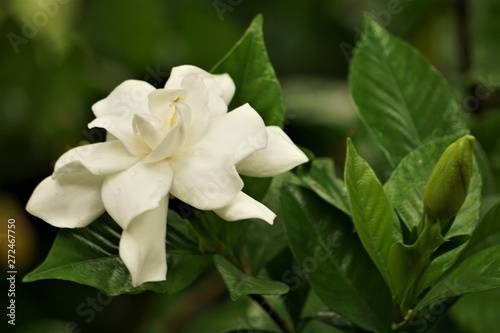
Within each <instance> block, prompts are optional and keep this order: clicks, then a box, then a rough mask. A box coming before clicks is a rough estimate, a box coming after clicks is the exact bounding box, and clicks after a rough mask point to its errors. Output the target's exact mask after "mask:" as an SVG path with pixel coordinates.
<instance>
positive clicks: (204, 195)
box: [170, 104, 267, 210]
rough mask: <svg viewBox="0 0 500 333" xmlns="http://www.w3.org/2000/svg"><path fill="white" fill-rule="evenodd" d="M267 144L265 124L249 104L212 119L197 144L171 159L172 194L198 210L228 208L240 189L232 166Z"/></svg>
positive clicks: (238, 179) (236, 174)
mask: <svg viewBox="0 0 500 333" xmlns="http://www.w3.org/2000/svg"><path fill="white" fill-rule="evenodd" d="M262 134H264V136H263V135H262ZM266 143H267V133H266V129H265V125H264V122H263V121H262V118H261V117H260V116H259V114H258V113H257V112H256V111H255V110H254V109H252V108H251V107H250V106H249V105H248V104H246V105H243V106H241V107H239V108H237V109H235V110H234V111H232V112H229V113H227V114H225V115H222V116H219V117H216V118H211V119H210V122H209V125H208V127H207V131H206V132H205V135H204V136H203V137H202V138H201V139H200V141H198V142H197V143H196V144H194V145H193V146H191V147H189V148H186V150H185V151H184V152H178V153H177V154H176V155H175V156H173V157H172V158H170V163H171V164H170V165H171V166H172V169H173V170H174V180H173V182H172V188H171V193H172V194H173V195H174V196H176V197H177V198H179V199H180V200H183V201H184V202H186V203H188V204H190V205H191V206H193V207H196V208H198V209H204V210H212V209H217V208H221V207H224V206H226V205H228V204H229V203H230V202H231V201H232V200H233V199H234V197H235V196H236V195H237V194H238V193H239V192H240V191H241V189H242V188H243V181H242V180H241V178H240V176H239V175H238V173H237V172H236V168H235V166H234V165H235V163H236V162H238V161H240V160H241V159H243V158H245V157H246V156H248V155H249V154H250V153H252V152H254V151H255V150H258V149H262V148H263V147H265V145H266Z"/></svg>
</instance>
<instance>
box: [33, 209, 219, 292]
mask: <svg viewBox="0 0 500 333" xmlns="http://www.w3.org/2000/svg"><path fill="white" fill-rule="evenodd" d="M169 214H172V215H175V213H174V212H172V211H169ZM120 234H121V228H120V227H119V226H118V225H117V224H116V223H115V222H114V221H113V220H112V219H111V217H109V215H107V214H104V215H103V216H101V217H100V218H99V219H97V220H96V221H94V222H93V223H92V224H90V225H89V226H88V227H86V228H82V229H62V230H60V231H59V233H58V235H57V237H56V240H55V242H54V244H53V246H52V249H51V250H50V252H49V254H48V256H47V258H46V259H45V261H44V262H43V263H42V264H41V265H40V266H38V267H37V268H36V269H35V270H34V271H32V272H31V273H29V274H28V275H26V276H25V277H24V279H23V281H24V282H31V281H36V280H42V279H61V280H68V281H73V282H77V283H81V284H85V285H89V286H92V287H95V288H97V289H100V290H103V291H104V292H106V293H107V294H109V295H120V294H125V293H140V292H143V291H145V290H152V291H154V292H158V293H173V292H176V291H179V290H182V289H183V288H185V287H187V286H188V285H189V284H191V283H192V282H193V281H194V280H195V279H196V278H197V277H198V276H199V274H200V273H201V272H202V271H203V270H204V269H205V267H206V266H207V265H208V263H209V261H210V260H209V258H208V257H206V256H196V255H183V254H170V255H168V254H167V262H168V270H169V272H168V280H167V281H162V282H148V283H145V284H142V285H140V286H137V287H133V286H132V280H131V277H130V274H129V272H128V270H127V268H126V267H125V265H124V264H123V262H122V260H121V259H120V256H119V253H118V245H119V242H120Z"/></svg>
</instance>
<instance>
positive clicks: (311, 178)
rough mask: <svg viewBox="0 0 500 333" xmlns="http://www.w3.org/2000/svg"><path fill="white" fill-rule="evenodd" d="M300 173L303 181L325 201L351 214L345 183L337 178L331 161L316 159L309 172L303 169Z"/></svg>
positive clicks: (312, 162)
mask: <svg viewBox="0 0 500 333" xmlns="http://www.w3.org/2000/svg"><path fill="white" fill-rule="evenodd" d="M299 172H300V173H299V176H300V178H301V180H302V181H303V182H304V183H305V184H306V185H307V187H309V188H310V189H311V190H313V191H314V192H316V194H317V195H319V196H320V197H321V198H322V199H323V200H325V201H326V202H328V203H330V204H332V205H333V206H335V207H337V208H338V209H340V210H341V211H343V212H344V213H346V214H347V215H350V214H351V212H350V209H349V200H348V198H347V192H346V190H345V186H344V183H343V182H342V180H340V179H339V178H337V177H336V176H335V173H334V168H333V161H332V160H331V159H328V158H316V159H314V160H312V161H311V166H310V168H309V170H305V168H302V169H299Z"/></svg>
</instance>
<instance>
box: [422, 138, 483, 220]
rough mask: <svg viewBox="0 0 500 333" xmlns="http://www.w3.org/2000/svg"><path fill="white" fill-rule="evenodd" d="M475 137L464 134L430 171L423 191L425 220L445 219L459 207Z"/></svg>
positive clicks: (467, 180)
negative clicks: (426, 218) (428, 218)
mask: <svg viewBox="0 0 500 333" xmlns="http://www.w3.org/2000/svg"><path fill="white" fill-rule="evenodd" d="M473 153H474V137H473V136H472V135H465V136H463V137H462V138H460V139H458V140H457V141H455V142H453V143H452V144H451V145H449V146H448V148H446V150H445V151H444V153H443V155H441V157H440V158H439V161H438V162H437V164H436V166H435V167H434V170H432V173H431V176H430V177H429V181H428V182H427V186H426V187H425V192H424V210H425V214H427V216H428V217H430V218H433V219H440V220H445V219H448V218H451V217H453V216H455V215H456V214H457V213H458V211H459V210H460V208H461V207H462V205H463V203H464V201H465V197H466V196H467V191H468V190H469V183H470V179H471V176H472V164H473V157H472V156H473Z"/></svg>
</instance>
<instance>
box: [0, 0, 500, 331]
mask: <svg viewBox="0 0 500 333" xmlns="http://www.w3.org/2000/svg"><path fill="white" fill-rule="evenodd" d="M363 11H368V12H371V13H372V14H374V15H375V16H376V17H378V19H379V21H380V22H381V23H382V24H383V25H384V26H385V27H386V28H387V29H388V30H389V31H391V32H392V33H394V34H395V35H397V36H399V37H401V38H403V39H405V40H407V41H409V42H410V43H411V44H413V45H415V46H416V47H417V48H418V49H419V50H420V51H421V52H422V53H423V54H424V55H425V57H426V58H427V59H429V61H430V62H431V63H432V64H433V65H435V66H436V67H437V68H438V69H439V70H440V71H441V72H442V73H443V74H444V75H445V77H446V78H447V79H448V80H449V82H450V83H451V84H452V86H453V87H454V89H455V90H456V93H457V96H458V98H459V99H460V100H461V101H462V104H463V106H464V112H467V113H468V114H469V121H470V124H471V127H472V128H473V133H474V134H475V135H476V136H477V137H478V139H479V141H480V142H481V144H482V146H483V148H484V150H485V151H486V153H487V155H488V157H489V158H490V161H491V162H492V171H493V173H495V174H496V176H497V177H496V179H497V183H496V184H491V186H497V188H498V189H500V176H499V175H500V148H499V147H500V135H499V134H498V129H499V128H500V112H499V111H500V110H499V107H500V61H499V60H498V59H499V58H498V55H499V54H500V1H498V0H474V1H472V0H470V1H467V0H457V1H455V0H400V1H397V0H309V1H290V0H275V1H265V0H215V1H214V0H182V1H181V0H178V1H176V0H168V1H149V0H148V1H139V0H135V1H134V0H95V1H83V0H10V1H8V0H0V228H1V230H0V241H1V248H2V252H1V253H2V258H0V262H1V264H2V266H1V268H2V271H3V272H5V271H6V235H5V233H6V230H7V229H6V224H7V220H8V219H9V218H15V219H16V227H17V229H16V230H17V234H16V235H17V238H16V240H17V243H16V251H17V252H16V256H17V257H16V264H17V269H18V275H17V277H18V280H17V285H16V310H17V317H16V326H15V327H12V326H7V325H6V319H5V315H4V314H2V318H3V319H2V323H1V324H0V327H2V329H1V331H2V332H22V333H24V332H26V333H31V332H37V333H45V332H46V333H61V332H64V333H75V332H94V333H100V332H110V331H112V332H131V333H134V332H141V333H159V332H172V333H211V332H220V331H223V330H224V329H230V328H233V329H234V328H236V329H241V328H243V327H246V328H250V327H254V328H258V327H260V328H269V329H272V328H273V327H274V326H273V324H272V323H271V322H270V321H269V320H268V319H267V317H266V315H265V314H264V313H263V312H262V311H261V310H260V309H259V308H258V307H257V306H256V305H254V304H252V303H251V302H250V301H249V300H248V299H241V300H239V301H237V302H231V301H230V300H229V299H228V296H227V294H226V293H225V292H224V288H223V287H222V285H221V282H220V279H218V277H217V276H214V275H213V274H211V273H210V272H207V273H206V274H204V275H203V276H202V277H200V279H199V281H197V282H195V283H194V285H193V286H192V287H190V288H189V289H188V290H186V291H185V292H183V293H180V294H177V295H173V296H168V297H165V296H157V295H154V294H151V293H144V294H141V295H135V296H131V295H123V296H119V297H114V298H112V299H111V298H109V297H107V296H105V295H104V294H101V293H99V292H98V291H97V290H95V289H92V288H89V287H86V286H81V285H78V284H75V283H70V282H65V281H55V280H51V281H39V282H34V283H22V282H21V281H20V279H21V277H22V276H23V275H24V274H26V273H27V272H29V271H30V270H32V269H33V268H34V267H36V266H37V265H38V264H40V263H41V262H42V261H43V259H44V258H45V257H46V255H47V253H48V251H49V249H50V246H51V244H52V242H53V240H54V238H55V236H56V233H57V229H56V228H53V227H51V226H49V225H48V224H46V223H44V222H43V221H41V220H39V219H37V218H35V217H33V216H30V215H28V214H27V213H26V212H25V210H24V206H25V204H26V202H27V200H28V198H29V196H30V194H31V192H32V191H33V189H34V187H35V186H36V185H37V184H38V182H40V181H41V180H42V179H43V178H44V177H46V176H48V175H49V174H51V173H52V168H53V164H54V162H55V161H56V159H57V158H58V157H59V156H60V155H61V154H62V153H63V152H65V151H66V150H67V149H69V148H71V147H74V146H76V145H79V144H82V143H85V142H88V141H93V140H95V139H96V138H98V137H99V135H100V134H99V133H98V132H91V131H89V130H87V127H86V124H87V123H88V122H89V121H90V120H92V118H93V114H92V112H91V106H92V104H93V103H95V102H96V101H98V100H99V99H101V98H103V97H105V96H106V95H107V94H108V93H109V92H110V91H111V90H112V89H113V88H114V87H115V86H117V85H118V84H119V83H121V82H122V81H124V80H126V79H139V80H145V81H148V82H149V83H151V84H153V85H155V86H158V87H160V86H161V85H162V84H163V83H164V82H165V81H166V79H167V77H168V73H169V71H170V68H171V67H172V66H176V65H181V64H193V65H196V66H199V67H202V68H205V69H207V70H209V69H210V68H211V67H212V66H213V65H214V64H215V63H216V62H217V61H218V60H219V59H220V58H221V57H222V56H223V55H224V54H225V53H226V52H227V51H228V50H229V49H230V48H231V47H232V45H234V43H235V42H236V41H237V40H238V39H239V37H240V36H241V35H242V33H243V32H244V31H245V29H246V27H247V26H248V25H249V23H250V22H251V20H252V18H253V17H254V16H255V15H256V14H258V13H262V14H263V15H264V36H265V39H266V43H267V47H268V52H269V56H270V59H271V61H272V63H273V65H274V67H275V69H276V72H277V74H278V76H279V79H280V81H281V83H282V86H283V96H284V103H285V107H286V131H287V132H288V133H289V134H290V136H291V137H292V138H293V139H294V141H296V142H297V143H298V144H300V145H302V146H304V147H306V148H308V149H310V150H312V151H313V152H314V153H315V154H316V155H318V156H330V157H332V158H334V160H335V164H336V167H337V168H338V169H339V171H340V170H341V168H342V165H343V162H344V155H345V138H346V137H347V136H353V137H354V139H355V140H356V145H357V147H359V150H360V152H361V154H362V155H363V156H364V157H365V158H367V159H368V160H369V162H370V163H371V164H372V166H373V167H374V168H375V170H376V171H377V173H378V175H379V177H380V178H381V179H385V178H386V177H387V176H388V169H387V162H386V161H385V160H384V157H383V156H382V154H381V153H380V151H379V150H378V149H377V148H376V146H375V145H374V143H373V140H372V139H371V138H370V137H369V136H368V134H367V133H366V131H365V130H364V129H363V127H362V125H361V124H360V122H359V119H358V116H357V114H356V112H355V109H354V107H353V105H352V103H351V101H350V98H349V94H348V86H347V81H346V79H347V73H348V68H349V59H350V57H351V55H352V51H353V48H354V45H355V43H356V41H357V40H358V39H359V36H360V32H361V29H362V24H361V16H362V12H363ZM422 84H425V83H422ZM1 286H2V287H1V290H2V291H1V292H0V294H1V295H2V296H1V298H2V308H3V309H5V306H6V305H7V303H6V301H5V300H6V297H5V296H6V293H7V289H8V287H7V283H6V280H5V279H2V284H1ZM321 307H322V304H321V303H320V301H318V300H317V299H316V298H315V297H314V295H311V302H310V303H309V307H308V308H307V309H306V310H305V311H315V310H317V309H320V308H321ZM4 311H5V310H4ZM499 312H500V293H499V292H498V291H490V292H488V293H482V294H481V293H480V294H477V295H474V296H466V297H463V298H462V299H461V300H460V301H459V302H458V303H457V304H456V306H455V308H454V309H453V311H451V312H450V314H449V315H448V316H447V317H446V318H445V319H444V320H443V321H442V322H441V324H440V326H439V328H437V329H436V330H435V332H473V333H476V332H477V333H485V332H493V331H494V330H495V329H496V328H498V327H500V321H499V319H498V316H497V315H498V313H499ZM2 313H3V311H2ZM309 332H311V333H314V332H317V333H327V332H335V330H333V329H332V328H329V327H327V326H323V325H321V324H315V325H312V326H311V327H310V329H309Z"/></svg>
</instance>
